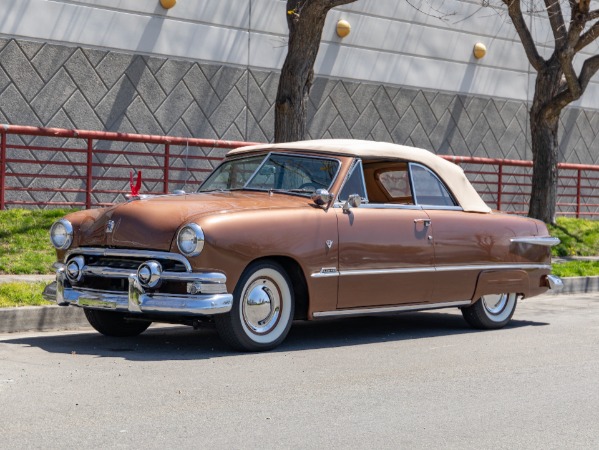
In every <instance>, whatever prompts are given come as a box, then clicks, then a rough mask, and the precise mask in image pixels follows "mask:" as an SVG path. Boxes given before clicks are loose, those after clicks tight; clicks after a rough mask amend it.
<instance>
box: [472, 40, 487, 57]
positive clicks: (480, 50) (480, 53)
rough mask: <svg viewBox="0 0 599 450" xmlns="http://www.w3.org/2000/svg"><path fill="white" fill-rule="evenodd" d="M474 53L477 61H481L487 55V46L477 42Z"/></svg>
mask: <svg viewBox="0 0 599 450" xmlns="http://www.w3.org/2000/svg"><path fill="white" fill-rule="evenodd" d="M473 53H474V57H475V58H476V59H481V58H482V57H484V56H485V55H486V54H487V47H486V46H485V44H483V43H481V42H477V43H476V44H474V51H473Z"/></svg>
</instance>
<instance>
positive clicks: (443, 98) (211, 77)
mask: <svg viewBox="0 0 599 450" xmlns="http://www.w3.org/2000/svg"><path fill="white" fill-rule="evenodd" d="M0 56H1V59H0V119H2V121H3V122H8V123H12V124H23V125H35V126H54V127H63V128H80V129H91V130H107V131H120V132H130V133H144V134H160V135H164V134H171V135H177V136H189V137H199V138H214V139H234V140H250V141H271V140H272V138H273V134H274V130H273V125H274V100H275V96H276V90H277V84H278V74H277V73H276V72H273V71H267V70H255V69H252V70H247V69H246V68H240V67H233V66H227V65H222V64H204V63H198V62H193V61H181V60H177V59H167V58H159V57H148V56H142V55H131V54H124V53H118V52H109V51H100V50H97V49H87V48H81V47H66V46H60V45H56V44H43V43H36V42H28V41H17V40H7V39H0ZM24 72H27V73H24ZM308 109H309V124H308V134H309V137H310V138H314V139H317V138H356V139H371V140H382V141H391V142H396V143H400V144H408V145H415V146H419V147H424V148H427V149H430V150H433V151H435V152H437V153H440V154H456V155H468V156H480V157H498V158H508V159H531V154H530V150H529V149H530V137H529V134H530V133H529V125H528V115H527V106H526V103H525V102H521V101H516V100H507V99H502V98H490V97H483V96H473V95H463V94H456V93H449V92H438V91H435V90H426V89H414V88H410V87H405V86H401V85H400V84H393V85H392V84H375V83H359V82H353V81H350V80H342V79H329V78H324V77H317V78H316V80H315V83H314V85H313V88H312V91H311V96H310V103H309V108H308ZM597 129H599V112H597V111H594V110H582V109H575V108H570V109H569V110H567V111H566V112H565V113H564V114H563V116H562V120H561V129H560V133H561V134H560V136H561V144H560V153H561V158H562V160H564V161H568V162H575V163H583V164H599V137H597V134H596V130H597ZM9 141H10V142H12V143H18V144H21V143H32V142H33V144H34V145H38V146H47V145H53V146H58V147H68V148H85V146H84V144H83V143H82V142H81V141H77V140H66V139H64V140H61V141H58V143H56V141H53V143H52V142H50V141H49V140H45V139H44V138H33V137H23V138H18V137H10V139H9ZM96 147H97V148H99V149H110V150H116V151H117V152H118V151H122V150H125V149H127V150H135V151H139V152H142V153H144V152H145V153H146V154H147V156H136V157H129V158H128V159H127V158H125V156H124V155H119V154H117V155H110V154H104V155H99V156H97V157H96V158H97V160H98V161H101V162H103V163H105V164H107V165H110V164H112V165H115V164H116V165H118V164H124V165H131V166H133V167H136V166H139V165H146V166H152V167H160V165H161V164H163V161H162V158H161V157H157V156H154V155H153V153H155V152H156V147H155V146H144V145H141V144H126V143H98V144H97V145H96ZM11 152H16V153H10V154H9V156H10V157H18V158H19V159H21V160H24V161H31V162H32V164H27V163H18V164H16V163H15V164H13V165H11V166H10V167H9V168H8V172H9V173H25V172H26V173H27V174H29V175H30V176H23V177H21V178H14V177H11V178H9V180H10V183H11V185H13V186H16V187H22V188H41V186H42V185H41V184H40V181H39V180H38V179H36V177H35V175H36V174H42V173H43V174H63V175H65V178H63V179H60V178H57V179H53V180H51V186H50V187H56V188H65V189H66V188H70V189H77V188H80V187H81V186H83V185H84V180H82V179H81V177H82V176H83V175H84V173H82V171H81V169H78V168H76V167H75V166H72V167H69V166H58V165H50V164H42V163H39V161H41V160H44V159H49V158H48V154H47V153H48V152H39V153H34V152H27V151H22V150H19V151H16V150H15V151H11ZM171 152H172V155H173V164H174V166H175V167H176V168H179V169H181V170H180V171H174V172H173V174H172V177H171V183H170V186H169V187H170V188H171V189H175V188H179V187H182V186H183V184H185V183H186V182H190V181H200V180H202V179H203V178H204V177H205V175H206V171H209V170H210V169H211V168H212V167H213V165H214V163H213V162H206V161H203V162H193V163H192V160H190V159H189V156H190V154H191V153H190V152H196V153H194V154H196V155H197V154H198V153H197V152H201V153H199V154H206V155H207V154H210V155H212V154H215V155H217V156H219V157H220V156H223V155H224V153H225V151H223V150H215V149H204V150H199V149H189V148H185V147H182V148H177V147H173V148H172V149H171ZM50 159H52V160H53V161H66V162H72V163H75V162H80V161H84V160H85V159H84V156H82V155H81V154H76V153H66V152H65V153H57V154H56V155H54V156H53V157H52V158H50ZM24 171H25V172H24ZM65 171H66V173H65ZM154 172H157V173H158V171H156V170H153V169H148V170H147V173H145V174H144V175H147V176H148V179H147V181H146V182H145V184H144V190H151V189H154V188H155V187H156V186H157V185H158V184H157V183H158V181H150V179H151V178H155V177H157V176H158V175H154ZM128 173H129V169H128V168H119V167H105V168H98V169H97V172H96V175H99V174H108V175H118V176H123V175H124V176H128ZM67 179H68V180H67ZM517 180H518V178H517V177H515V178H514V179H513V181H514V182H517ZM483 181H484V180H483ZM105 184H106V183H105ZM95 187H96V188H97V189H122V190H123V191H128V186H127V183H123V186H114V185H110V183H108V184H106V185H100V184H97V185H96V186H95ZM48 195H49V194H48V193H47V192H43V190H42V191H31V192H29V191H18V192H9V193H7V200H14V199H27V200H34V199H37V200H40V199H46V198H47V197H48ZM62 196H63V197H64V198H66V199H70V200H73V199H76V198H77V199H79V200H81V195H79V194H75V193H65V194H63V195H62ZM95 198H96V199H97V200H100V201H114V200H117V199H119V198H120V196H118V195H115V194H96V196H95Z"/></svg>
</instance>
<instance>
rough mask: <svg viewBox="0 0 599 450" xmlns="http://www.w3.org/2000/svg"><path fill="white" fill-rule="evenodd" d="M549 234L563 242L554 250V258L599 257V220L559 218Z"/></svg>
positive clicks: (552, 251)
mask: <svg viewBox="0 0 599 450" xmlns="http://www.w3.org/2000/svg"><path fill="white" fill-rule="evenodd" d="M549 233H550V234H551V235H552V236H555V237H557V238H559V239H560V240H561V243H560V244H559V245H556V246H555V247H553V248H552V250H551V253H552V255H553V256H596V255H599V220H585V219H574V218H569V217H558V219H557V224H556V225H554V226H551V225H550V226H549Z"/></svg>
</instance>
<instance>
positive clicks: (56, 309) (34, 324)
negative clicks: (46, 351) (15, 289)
mask: <svg viewBox="0 0 599 450" xmlns="http://www.w3.org/2000/svg"><path fill="white" fill-rule="evenodd" d="M89 326H90V325H89V322H88V321H87V319H86V318H85V315H84V314H83V309H82V308H77V307H62V306H55V305H52V306H23V307H17V308H0V333H19V332H22V331H47V330H72V329H76V328H82V327H89Z"/></svg>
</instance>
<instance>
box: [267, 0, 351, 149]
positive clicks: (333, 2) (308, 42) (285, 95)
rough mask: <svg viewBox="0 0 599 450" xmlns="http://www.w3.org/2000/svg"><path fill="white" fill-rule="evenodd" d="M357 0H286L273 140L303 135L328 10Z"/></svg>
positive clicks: (296, 137) (298, 137)
mask: <svg viewBox="0 0 599 450" xmlns="http://www.w3.org/2000/svg"><path fill="white" fill-rule="evenodd" d="M355 1H356V0H287V26H288V27H289V44H288V50H287V57H286V58H285V63H284V64H283V68H282V69H281V76H280V78H279V88H278V91H277V98H276V103H275V142H290V141H297V140H301V139H304V138H305V135H306V122H307V116H308V96H309V95H310V88H311V87H312V82H313V80H314V62H315V61H316V56H317V54H318V48H319V47H320V39H321V37H322V29H323V27H324V23H325V19H326V16H327V13H328V12H329V11H330V10H331V9H332V8H334V7H335V6H340V5H345V4H348V3H353V2H355Z"/></svg>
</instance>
